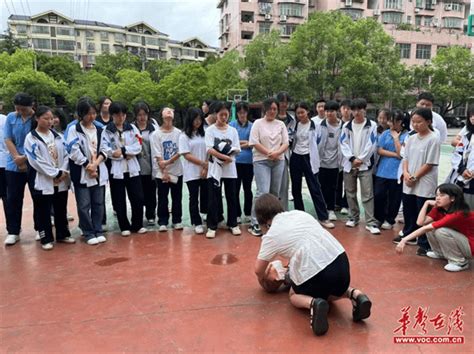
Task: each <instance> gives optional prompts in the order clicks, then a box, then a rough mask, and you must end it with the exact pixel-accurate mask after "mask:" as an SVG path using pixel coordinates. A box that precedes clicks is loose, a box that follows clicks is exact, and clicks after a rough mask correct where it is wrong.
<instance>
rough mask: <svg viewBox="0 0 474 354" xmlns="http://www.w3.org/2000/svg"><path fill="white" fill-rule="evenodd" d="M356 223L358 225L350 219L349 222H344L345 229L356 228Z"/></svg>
mask: <svg viewBox="0 0 474 354" xmlns="http://www.w3.org/2000/svg"><path fill="white" fill-rule="evenodd" d="M358 223H359V222H358V221H355V220H352V219H350V220H347V221H346V226H347V227H356V226H357V224H358Z"/></svg>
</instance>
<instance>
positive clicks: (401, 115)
mask: <svg viewBox="0 0 474 354" xmlns="http://www.w3.org/2000/svg"><path fill="white" fill-rule="evenodd" d="M390 121H391V122H398V121H401V122H402V131H404V130H410V115H408V114H406V113H405V112H403V111H402V110H401V109H398V108H394V109H392V111H391V113H390Z"/></svg>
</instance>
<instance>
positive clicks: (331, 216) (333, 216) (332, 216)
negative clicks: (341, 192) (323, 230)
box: [329, 210, 337, 221]
mask: <svg viewBox="0 0 474 354" xmlns="http://www.w3.org/2000/svg"><path fill="white" fill-rule="evenodd" d="M336 220H337V215H336V213H335V212H334V210H329V221H336Z"/></svg>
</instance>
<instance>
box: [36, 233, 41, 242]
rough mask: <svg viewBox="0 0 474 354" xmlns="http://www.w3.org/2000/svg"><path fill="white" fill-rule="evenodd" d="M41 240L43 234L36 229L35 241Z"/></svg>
mask: <svg viewBox="0 0 474 354" xmlns="http://www.w3.org/2000/svg"><path fill="white" fill-rule="evenodd" d="M39 240H41V235H40V233H39V231H36V234H35V241H39Z"/></svg>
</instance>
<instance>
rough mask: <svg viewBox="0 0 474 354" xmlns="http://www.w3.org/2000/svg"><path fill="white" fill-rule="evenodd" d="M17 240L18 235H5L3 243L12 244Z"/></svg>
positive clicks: (18, 238) (18, 239)
mask: <svg viewBox="0 0 474 354" xmlns="http://www.w3.org/2000/svg"><path fill="white" fill-rule="evenodd" d="M18 241H20V235H12V234H10V235H7V237H6V238H5V244H6V245H8V246H11V245H14V244H15V243H17V242H18Z"/></svg>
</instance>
